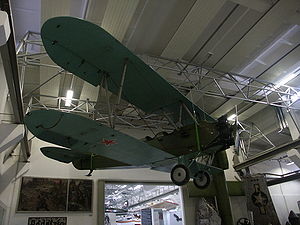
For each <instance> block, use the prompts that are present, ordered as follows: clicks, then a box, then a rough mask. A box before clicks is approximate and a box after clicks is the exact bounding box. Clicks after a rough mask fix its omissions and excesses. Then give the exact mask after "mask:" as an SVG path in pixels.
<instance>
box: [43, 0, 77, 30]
mask: <svg viewBox="0 0 300 225" xmlns="http://www.w3.org/2000/svg"><path fill="white" fill-rule="evenodd" d="M70 6H71V0H42V1H41V22H42V24H43V23H44V22H45V21H46V20H48V19H49V18H52V17H55V16H68V15H70Z"/></svg>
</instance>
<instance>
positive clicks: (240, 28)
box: [191, 6, 263, 66]
mask: <svg viewBox="0 0 300 225" xmlns="http://www.w3.org/2000/svg"><path fill="white" fill-rule="evenodd" d="M262 15H263V14H262V13H259V12H257V11H254V10H251V9H249V8H246V7H243V6H238V7H237V8H236V9H235V10H234V12H232V14H231V15H230V16H229V17H228V18H227V20H226V21H224V24H223V25H222V26H221V28H220V29H219V30H218V31H217V32H216V33H215V34H214V36H213V37H212V38H211V39H210V40H209V41H208V42H207V43H206V45H205V46H204V47H203V49H202V50H201V52H200V53H199V54H198V55H197V57H196V58H195V59H194V60H193V62H195V63H202V62H204V61H205V64H206V65H209V66H214V65H215V64H216V63H217V62H218V61H219V60H220V59H221V58H222V57H223V56H224V55H226V53H227V52H228V51H230V49H231V48H232V47H233V46H234V45H235V44H236V43H237V42H238V41H239V40H240V39H241V38H242V37H243V35H245V34H246V33H247V32H248V31H249V29H251V27H252V26H253V25H254V24H255V23H256V22H257V20H259V19H260V17H261V16H262ZM195 48H196V46H195V45H194V46H193V47H192V48H191V50H192V49H195ZM208 53H212V55H211V56H210V57H209V59H207V56H208Z"/></svg>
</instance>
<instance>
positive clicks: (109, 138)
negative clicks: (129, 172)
mask: <svg viewBox="0 0 300 225" xmlns="http://www.w3.org/2000/svg"><path fill="white" fill-rule="evenodd" d="M24 123H25V124H26V126H27V128H28V129H29V130H30V132H31V133H33V134H34V135H35V136H36V137H38V138H39V139H41V140H44V141H47V142H50V143H53V144H56V145H60V146H63V147H65V148H71V149H72V150H75V151H77V152H79V153H81V154H92V153H93V154H96V155H100V156H103V157H106V158H109V159H113V160H118V161H119V162H122V163H125V164H128V165H133V166H140V165H145V164H151V163H152V162H156V161H160V160H164V159H166V158H171V157H174V156H173V155H171V154H169V153H167V152H164V151H162V150H160V149H157V148H155V147H152V146H150V145H148V144H146V143H144V142H142V141H139V140H137V139H135V138H133V137H131V136H128V135H126V134H123V133H121V132H118V131H116V130H114V129H111V128H109V127H107V126H105V125H102V124H100V123H97V122H95V121H93V120H90V119H88V118H85V117H82V116H79V115H76V114H71V113H64V112H59V111H55V110H37V111H32V112H30V113H28V114H27V115H26V116H25V118H24Z"/></svg>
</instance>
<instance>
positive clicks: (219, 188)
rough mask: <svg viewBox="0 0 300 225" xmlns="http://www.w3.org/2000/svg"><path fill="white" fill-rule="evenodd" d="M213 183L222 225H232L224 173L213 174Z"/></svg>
mask: <svg viewBox="0 0 300 225" xmlns="http://www.w3.org/2000/svg"><path fill="white" fill-rule="evenodd" d="M213 181H214V185H215V188H216V197H217V203H218V208H219V212H220V216H221V218H222V225H233V216H232V212H231V204H230V199H229V192H228V188H227V185H226V179H225V174H224V171H222V172H220V173H217V174H214V175H213Z"/></svg>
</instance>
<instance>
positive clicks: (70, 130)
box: [24, 17, 234, 188]
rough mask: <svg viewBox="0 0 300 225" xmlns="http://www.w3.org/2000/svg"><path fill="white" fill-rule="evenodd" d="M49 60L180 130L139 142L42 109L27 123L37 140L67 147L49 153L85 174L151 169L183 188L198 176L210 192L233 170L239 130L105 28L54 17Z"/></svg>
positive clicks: (47, 37) (47, 43) (46, 39)
mask: <svg viewBox="0 0 300 225" xmlns="http://www.w3.org/2000/svg"><path fill="white" fill-rule="evenodd" d="M41 36H42V40H43V44H44V47H45V49H46V51H47V53H48V55H49V56H50V58H51V59H52V60H53V61H54V62H55V63H57V64H58V65H59V66H61V67H62V68H64V69H65V70H67V71H69V72H71V73H73V74H74V75H76V76H78V77H80V78H81V79H83V80H85V81H87V82H88V83H90V84H92V85H94V86H98V85H101V86H103V87H105V88H106V89H108V90H109V91H110V92H112V93H114V94H116V95H117V97H118V102H120V100H121V99H123V100H125V101H127V102H129V103H130V104H132V105H135V106H136V107H138V108H139V109H141V110H142V111H144V112H146V113H156V114H162V113H168V115H169V118H170V119H171V120H172V121H173V122H174V123H176V124H180V127H179V128H177V129H175V130H174V131H173V132H171V133H161V134H159V135H156V136H155V137H153V138H150V137H148V138H145V139H144V140H137V139H135V138H133V137H131V136H128V135H126V134H123V133H121V132H118V131H117V130H115V129H113V126H112V127H108V126H106V125H103V124H100V123H99V122H96V121H94V120H91V119H88V118H85V117H81V116H79V115H75V114H71V113H66V112H60V111H55V110H37V111H32V112H29V113H28V114H27V115H26V116H25V120H24V123H25V124H26V126H27V127H28V129H29V130H30V131H31V132H32V133H33V134H34V135H35V136H36V137H38V138H40V139H42V140H44V141H47V142H50V143H53V144H56V145H59V146H62V147H63V148H59V147H44V148H41V151H42V153H43V154H44V155H45V156H47V157H49V158H51V159H55V160H57V161H60V162H64V163H71V162H72V163H73V165H74V167H75V168H77V169H79V170H90V173H89V175H90V174H91V172H92V171H93V170H95V169H109V168H133V167H134V168H136V167H145V166H146V167H150V168H151V169H154V170H159V171H165V172H170V173H171V179H172V181H173V182H174V184H176V185H184V184H186V183H187V182H188V181H189V180H190V178H193V181H194V183H195V185H196V186H197V187H199V188H205V187H207V186H208V185H209V184H210V182H211V175H212V174H214V173H218V172H221V171H223V170H224V169H227V168H228V161H227V157H226V153H225V152H224V150H226V149H227V148H228V147H229V146H231V145H232V144H233V143H234V137H233V136H234V135H233V134H234V129H233V126H231V125H229V124H228V123H227V120H226V117H221V118H219V119H218V120H215V119H213V118H212V117H211V116H209V115H208V114H206V113H205V112H204V111H202V110H201V109H200V108H199V107H198V106H196V105H194V104H193V103H192V102H191V101H189V100H188V99H187V98H186V97H185V96H184V95H182V94H181V93H180V92H179V91H178V90H177V89H175V88H173V87H172V86H171V85H170V84H169V83H168V82H167V81H166V80H164V79H163V78H162V77H161V76H160V75H159V74H157V73H156V72H155V71H154V70H152V69H151V68H150V67H149V66H148V65H146V64H145V63H144V62H143V61H142V60H141V59H139V58H138V57H137V56H135V55H134V54H133V53H132V52H130V51H129V50H128V49H127V48H126V47H124V46H123V45H122V44H121V43H120V42H118V41H117V40H116V39H115V38H114V37H112V36H111V35H110V34H109V33H107V32H106V31H105V30H103V29H102V28H100V27H98V26H97V25H95V24H92V23H90V22H87V21H84V20H81V19H77V18H72V17H56V18H52V19H49V20H48V21H47V22H46V23H45V24H44V25H43V27H42V32H41Z"/></svg>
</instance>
